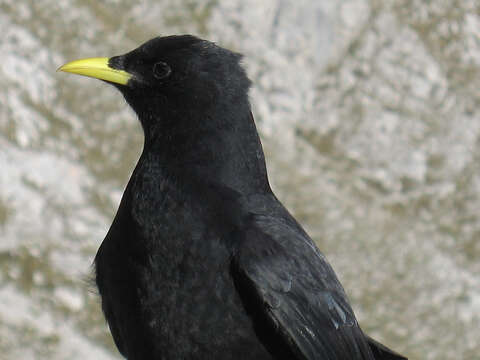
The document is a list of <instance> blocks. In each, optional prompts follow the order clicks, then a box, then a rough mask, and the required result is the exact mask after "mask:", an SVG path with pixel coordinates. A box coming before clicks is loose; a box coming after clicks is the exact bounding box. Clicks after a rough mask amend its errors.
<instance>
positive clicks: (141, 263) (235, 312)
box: [95, 36, 403, 360]
mask: <svg viewBox="0 0 480 360" xmlns="http://www.w3.org/2000/svg"><path fill="white" fill-rule="evenodd" d="M240 59H241V57H240V55H238V54H235V53H233V52H230V51H228V50H225V49H222V48H220V47H218V46H216V45H214V44H212V43H210V42H207V41H204V40H200V39H198V38H195V37H192V36H173V37H165V38H156V39H153V40H151V41H149V42H147V43H146V44H144V45H142V46H141V47H139V48H138V49H135V50H133V51H132V52H130V53H128V54H125V55H122V56H117V57H114V58H112V59H110V65H111V66H112V67H115V68H118V69H122V70H125V71H127V72H129V73H131V74H133V75H134V77H133V79H132V80H130V82H129V83H128V84H127V85H126V86H123V85H116V86H117V88H118V89H119V90H120V91H121V92H122V94H123V95H124V96H125V99H126V100H127V102H128V103H129V104H130V105H131V106H132V108H133V109H134V110H135V112H136V113H137V114H138V117H139V120H140V122H141V123H142V126H143V129H144V132H145V146H144V150H143V153H142V155H141V157H140V160H139V162H138V164H137V166H136V168H135V171H134V172H133V174H132V177H131V179H130V181H129V183H128V185H127V188H126V190H125V193H124V195H123V198H122V202H121V204H120V207H119V210H118V213H117V215H116V217H115V219H114V222H113V224H112V226H111V228H110V230H109V232H108V234H107V236H106V238H105V240H104V241H103V243H102V245H101V247H100V249H99V251H98V253H97V256H96V259H95V264H96V281H97V284H98V288H99V291H100V295H101V297H102V307H103V311H104V313H105V317H106V319H107V321H108V323H109V326H110V329H111V332H112V335H113V337H114V339H115V343H116V344H117V347H118V349H119V350H120V352H121V353H122V354H123V355H124V356H125V357H126V358H128V359H129V360H140V359H323V360H330V359H353V360H354V359H358V360H360V359H364V360H367V359H369V360H373V359H377V360H378V359H403V357H401V356H399V355H396V354H394V353H393V352H391V351H390V350H388V349H387V348H386V347H384V346H383V345H381V344H378V343H376V342H375V341H373V340H371V339H370V338H368V337H367V336H365V335H364V334H363V332H362V330H361V329H360V327H359V325H358V323H357V321H356V319H355V315H354V313H353V310H352V309H351V307H350V305H349V303H348V299H347V296H346V294H345V292H344V290H343V288H342V286H341V285H340V283H339V282H338V280H337V278H336V276H335V273H334V272H333V270H332V268H331V267H330V265H329V264H328V262H327V260H326V259H325V257H324V256H323V255H322V254H321V253H320V251H319V250H318V249H317V247H316V246H315V244H314V243H313V241H312V240H311V239H310V238H309V237H308V235H307V234H306V233H305V232H304V231H303V229H302V228H301V227H300V225H299V224H298V223H297V222H296V221H295V219H293V217H292V216H291V215H290V214H289V213H288V212H287V211H286V210H285V208H284V207H283V206H282V204H281V203H280V202H279V201H278V200H277V199H276V198H275V196H274V195H273V193H272V192H271V190H270V186H269V184H268V179H267V172H266V167H265V161H264V156H263V151H262V147H261V144H260V140H259V137H258V134H257V131H256V129H255V124H254V120H253V116H252V115H251V112H250V104H249V100H248V88H249V85H250V81H249V80H248V78H247V77H246V75H245V72H244V70H243V69H242V67H241V66H240V65H239V61H240ZM159 63H161V64H162V65H161V66H162V67H163V68H167V67H166V65H165V64H167V65H168V67H169V68H170V69H171V72H168V71H166V72H163V73H162V76H159V75H158V65H156V64H159ZM155 69H156V70H155Z"/></svg>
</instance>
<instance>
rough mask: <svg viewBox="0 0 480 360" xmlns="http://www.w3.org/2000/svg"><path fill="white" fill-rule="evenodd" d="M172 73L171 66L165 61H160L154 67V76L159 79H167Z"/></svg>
mask: <svg viewBox="0 0 480 360" xmlns="http://www.w3.org/2000/svg"><path fill="white" fill-rule="evenodd" d="M171 72H172V70H171V69H170V66H168V64H167V63H164V62H163V61H159V62H157V63H156V64H155V65H153V76H155V77H156V78H157V79H165V78H166V77H168V76H169V75H170V73H171Z"/></svg>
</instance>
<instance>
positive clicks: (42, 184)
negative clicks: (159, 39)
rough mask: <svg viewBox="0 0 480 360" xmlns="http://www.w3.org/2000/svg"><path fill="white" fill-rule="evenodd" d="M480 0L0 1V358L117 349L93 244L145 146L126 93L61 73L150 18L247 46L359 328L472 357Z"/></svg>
mask: <svg viewBox="0 0 480 360" xmlns="http://www.w3.org/2000/svg"><path fill="white" fill-rule="evenodd" d="M479 14H480V5H479V3H478V1H473V0H472V1H470V0H462V1H459V0H450V1H443V0H437V1H432V2H423V1H417V0H395V1H379V0H349V1H347V0H343V1H337V2H333V1H326V0H322V1H319V0H298V1H295V2H291V1H286V0H265V1H262V2H259V1H254V0H245V1H240V0H229V1H218V0H205V1H193V0H180V1H179V0H176V1H174V0H165V1H161V2H157V1H150V0H149V1H145V2H142V3H141V4H134V2H130V1H125V0H109V1H104V2H95V1H93V0H81V1H73V0H65V1H53V0H42V1H34V0H30V1H28V0H21V1H18V0H17V1H14V0H0V34H1V36H0V54H1V61H0V146H1V148H2V151H1V152H0V169H1V171H0V269H1V272H0V359H26V360H28V359H53V360H57V359H70V360H76V359H79V360H80V359H99V360H103V359H116V358H119V355H118V353H117V352H116V350H115V349H114V346H113V344H112V341H111V337H110V335H109V333H108V329H107V327H106V325H105V322H104V320H103V317H102V315H101V313H100V307H99V299H98V297H97V295H96V294H95V291H94V287H92V285H91V283H90V276H91V273H90V272H91V267H90V266H91V263H92V260H93V256H94V254H95V252H96V249H97V247H98V246H99V244H100V242H101V240H102V239H103V237H104V235H105V233H106V231H107V230H108V227H109V225H110V223H111V219H112V217H113V215H114V213H115V210H116V207H117V205H118V201H119V199H120V196H121V194H122V191H123V187H124V186H125V184H126V181H127V180H128V177H129V174H130V172H131V170H132V169H133V166H134V164H135V161H136V158H137V157H138V155H139V152H140V150H141V145H142V133H141V129H140V126H139V124H137V121H136V120H135V118H134V115H133V114H132V112H131V111H130V110H129V109H128V108H127V105H126V104H125V102H124V101H123V100H122V99H121V96H120V95H119V94H118V93H117V92H115V91H114V90H113V89H111V88H110V87H109V86H107V85H104V84H102V83H101V82H98V81H93V80H89V79H85V78H80V77H73V76H68V75H66V74H59V73H56V72H55V69H56V68H57V67H58V66H59V65H61V64H63V63H64V62H66V61H68V60H73V59H77V58H81V57H88V56H110V55H115V54H119V53H123V52H125V51H128V50H130V49H131V48H134V47H136V46H137V45H139V44H140V43H141V42H143V41H144V40H147V39H149V38H151V37H153V36H156V35H159V34H162V35H166V34H179V33H193V34H197V35H199V36H201V37H206V38H208V39H211V40H213V41H216V42H218V43H219V44H221V45H223V46H226V47H229V48H231V49H234V50H237V51H240V52H242V53H244V54H245V59H244V63H245V65H246V67H247V69H248V73H249V75H250V77H251V79H252V80H253V81H254V88H253V89H252V91H251V98H252V103H253V109H254V114H255V116H256V120H257V124H258V127H259V130H260V131H261V135H262V139H263V143H264V147H265V151H266V155H267V158H268V159H267V161H268V167H269V170H270V179H271V182H272V185H273V186H274V188H275V191H276V193H277V194H278V196H279V197H280V198H281V199H282V200H283V201H284V202H285V204H286V205H287V206H288V207H289V208H290V209H291V210H292V212H294V214H295V216H296V217H297V218H298V219H299V220H300V221H301V222H302V223H303V224H304V225H305V226H306V228H307V229H308V231H309V232H310V233H311V234H312V236H313V237H314V239H315V240H316V241H317V243H318V244H319V246H320V248H321V249H322V250H323V252H324V253H325V254H326V255H327V257H328V258H329V259H330V261H331V262H332V264H333V266H334V268H335V269H336V271H337V273H338V275H339V277H340V279H341V280H342V282H343V284H344V286H345V288H346V290H347V292H348V293H349V295H350V297H351V300H352V302H353V304H354V308H355V310H356V313H357V315H358V317H359V320H360V322H361V323H362V325H363V327H364V329H365V330H366V331H367V332H369V333H370V334H371V335H372V336H374V337H376V338H378V340H381V341H383V342H385V343H386V344H388V345H390V346H391V347H392V348H394V349H396V350H397V351H399V352H401V353H403V354H405V355H408V356H409V357H410V358H411V359H432V360H433V359H435V360H443V359H445V360H446V359H451V360H457V359H469V360H470V359H480V355H478V354H480V342H479V340H478V339H479V338H480V330H479V329H480V276H479V274H480V265H479V264H480V261H479V260H480V216H479V213H480V195H479V194H480V155H479V154H480V116H479V115H480V90H479V89H480V41H479V37H480V15H479Z"/></svg>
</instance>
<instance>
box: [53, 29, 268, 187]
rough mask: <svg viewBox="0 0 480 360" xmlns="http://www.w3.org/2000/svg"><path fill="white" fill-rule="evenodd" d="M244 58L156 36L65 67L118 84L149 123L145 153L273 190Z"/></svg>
mask: <svg viewBox="0 0 480 360" xmlns="http://www.w3.org/2000/svg"><path fill="white" fill-rule="evenodd" d="M240 60H241V56H240V55H239V54H237V53H234V52H232V51H229V50H226V49H223V48H221V47H219V46H217V45H215V44H214V43H212V42H209V41H206V40H201V39H199V38H196V37H194V36H190V35H183V36H167V37H158V38H154V39H152V40H150V41H148V42H146V43H144V44H143V45H141V46H140V47H138V48H137V49H135V50H133V51H131V52H129V53H126V54H125V55H120V56H114V57H112V58H91V59H84V60H77V61H73V62H71V63H68V64H66V65H64V66H63V67H61V68H60V70H63V71H67V72H73V73H77V74H81V75H86V76H91V77H95V78H99V79H102V80H105V81H107V82H109V83H111V84H113V85H115V86H116V87H117V88H118V89H119V90H120V91H121V92H122V94H123V95H124V97H125V99H126V100H127V102H128V103H129V104H130V106H131V107H132V108H133V109H134V110H135V112H136V113H137V114H138V117H139V119H140V122H141V123H142V126H143V129H144V132H145V149H144V150H146V151H144V154H150V155H152V156H155V157H156V158H157V161H159V162H161V163H162V164H164V165H165V166H166V167H169V168H170V169H172V168H174V167H176V168H178V167H181V168H182V171H186V170H185V169H188V171H190V173H192V174H193V173H195V176H196V177H197V178H207V177H214V178H215V179H216V181H217V180H218V179H220V182H222V183H224V184H229V186H231V187H233V188H238V189H239V188H247V187H249V188H250V189H253V188H256V189H258V188H259V187H262V188H267V181H266V170H265V164H264V160H263V152H262V148H261V144H260V140H259V138H258V134H257V131H256V128H255V124H254V122H253V117H252V115H251V112H250V104H249V101H248V89H249V86H250V81H249V80H248V78H247V76H246V74H245V71H244V70H243V68H242V67H241V65H240ZM159 158H160V159H159ZM184 164H189V166H188V167H187V166H184ZM259 179H260V180H259ZM258 184H259V185H258Z"/></svg>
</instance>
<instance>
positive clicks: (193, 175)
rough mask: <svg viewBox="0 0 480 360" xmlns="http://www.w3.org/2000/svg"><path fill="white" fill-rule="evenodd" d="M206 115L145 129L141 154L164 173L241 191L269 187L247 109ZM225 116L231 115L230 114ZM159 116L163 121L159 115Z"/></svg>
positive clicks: (249, 192)
mask: <svg viewBox="0 0 480 360" xmlns="http://www.w3.org/2000/svg"><path fill="white" fill-rule="evenodd" d="M229 116H230V118H229V119H228V121H224V119H222V118H221V117H219V115H218V114H216V115H215V117H214V118H215V121H216V123H213V122H212V121H213V120H212V118H213V117H209V116H207V117H206V118H198V119H189V121H188V122H182V119H171V120H172V121H164V119H161V120H160V121H159V122H158V123H159V124H163V125H164V126H157V127H155V128H150V129H148V130H147V129H144V130H145V147H144V156H148V157H149V158H150V159H151V160H150V161H157V162H158V163H159V165H160V166H161V167H163V168H165V172H166V173H169V174H171V173H175V174H176V176H183V177H185V178H190V179H195V181H200V182H202V183H205V184H206V185H208V186H211V185H212V184H213V185H220V186H222V187H228V188H230V189H232V190H234V191H237V192H239V193H240V194H243V195H248V194H252V193H264V192H267V191H269V189H270V186H269V184H268V178H267V170H266V166H265V158H264V154H263V150H262V145H261V143H260V139H259V136H258V133H257V130H256V127H255V123H254V120H253V117H252V115H251V113H250V110H249V109H248V111H243V112H237V113H235V114H232V113H230V115H229ZM231 116H233V117H235V118H234V119H232V118H231ZM162 120H163V121H162Z"/></svg>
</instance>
